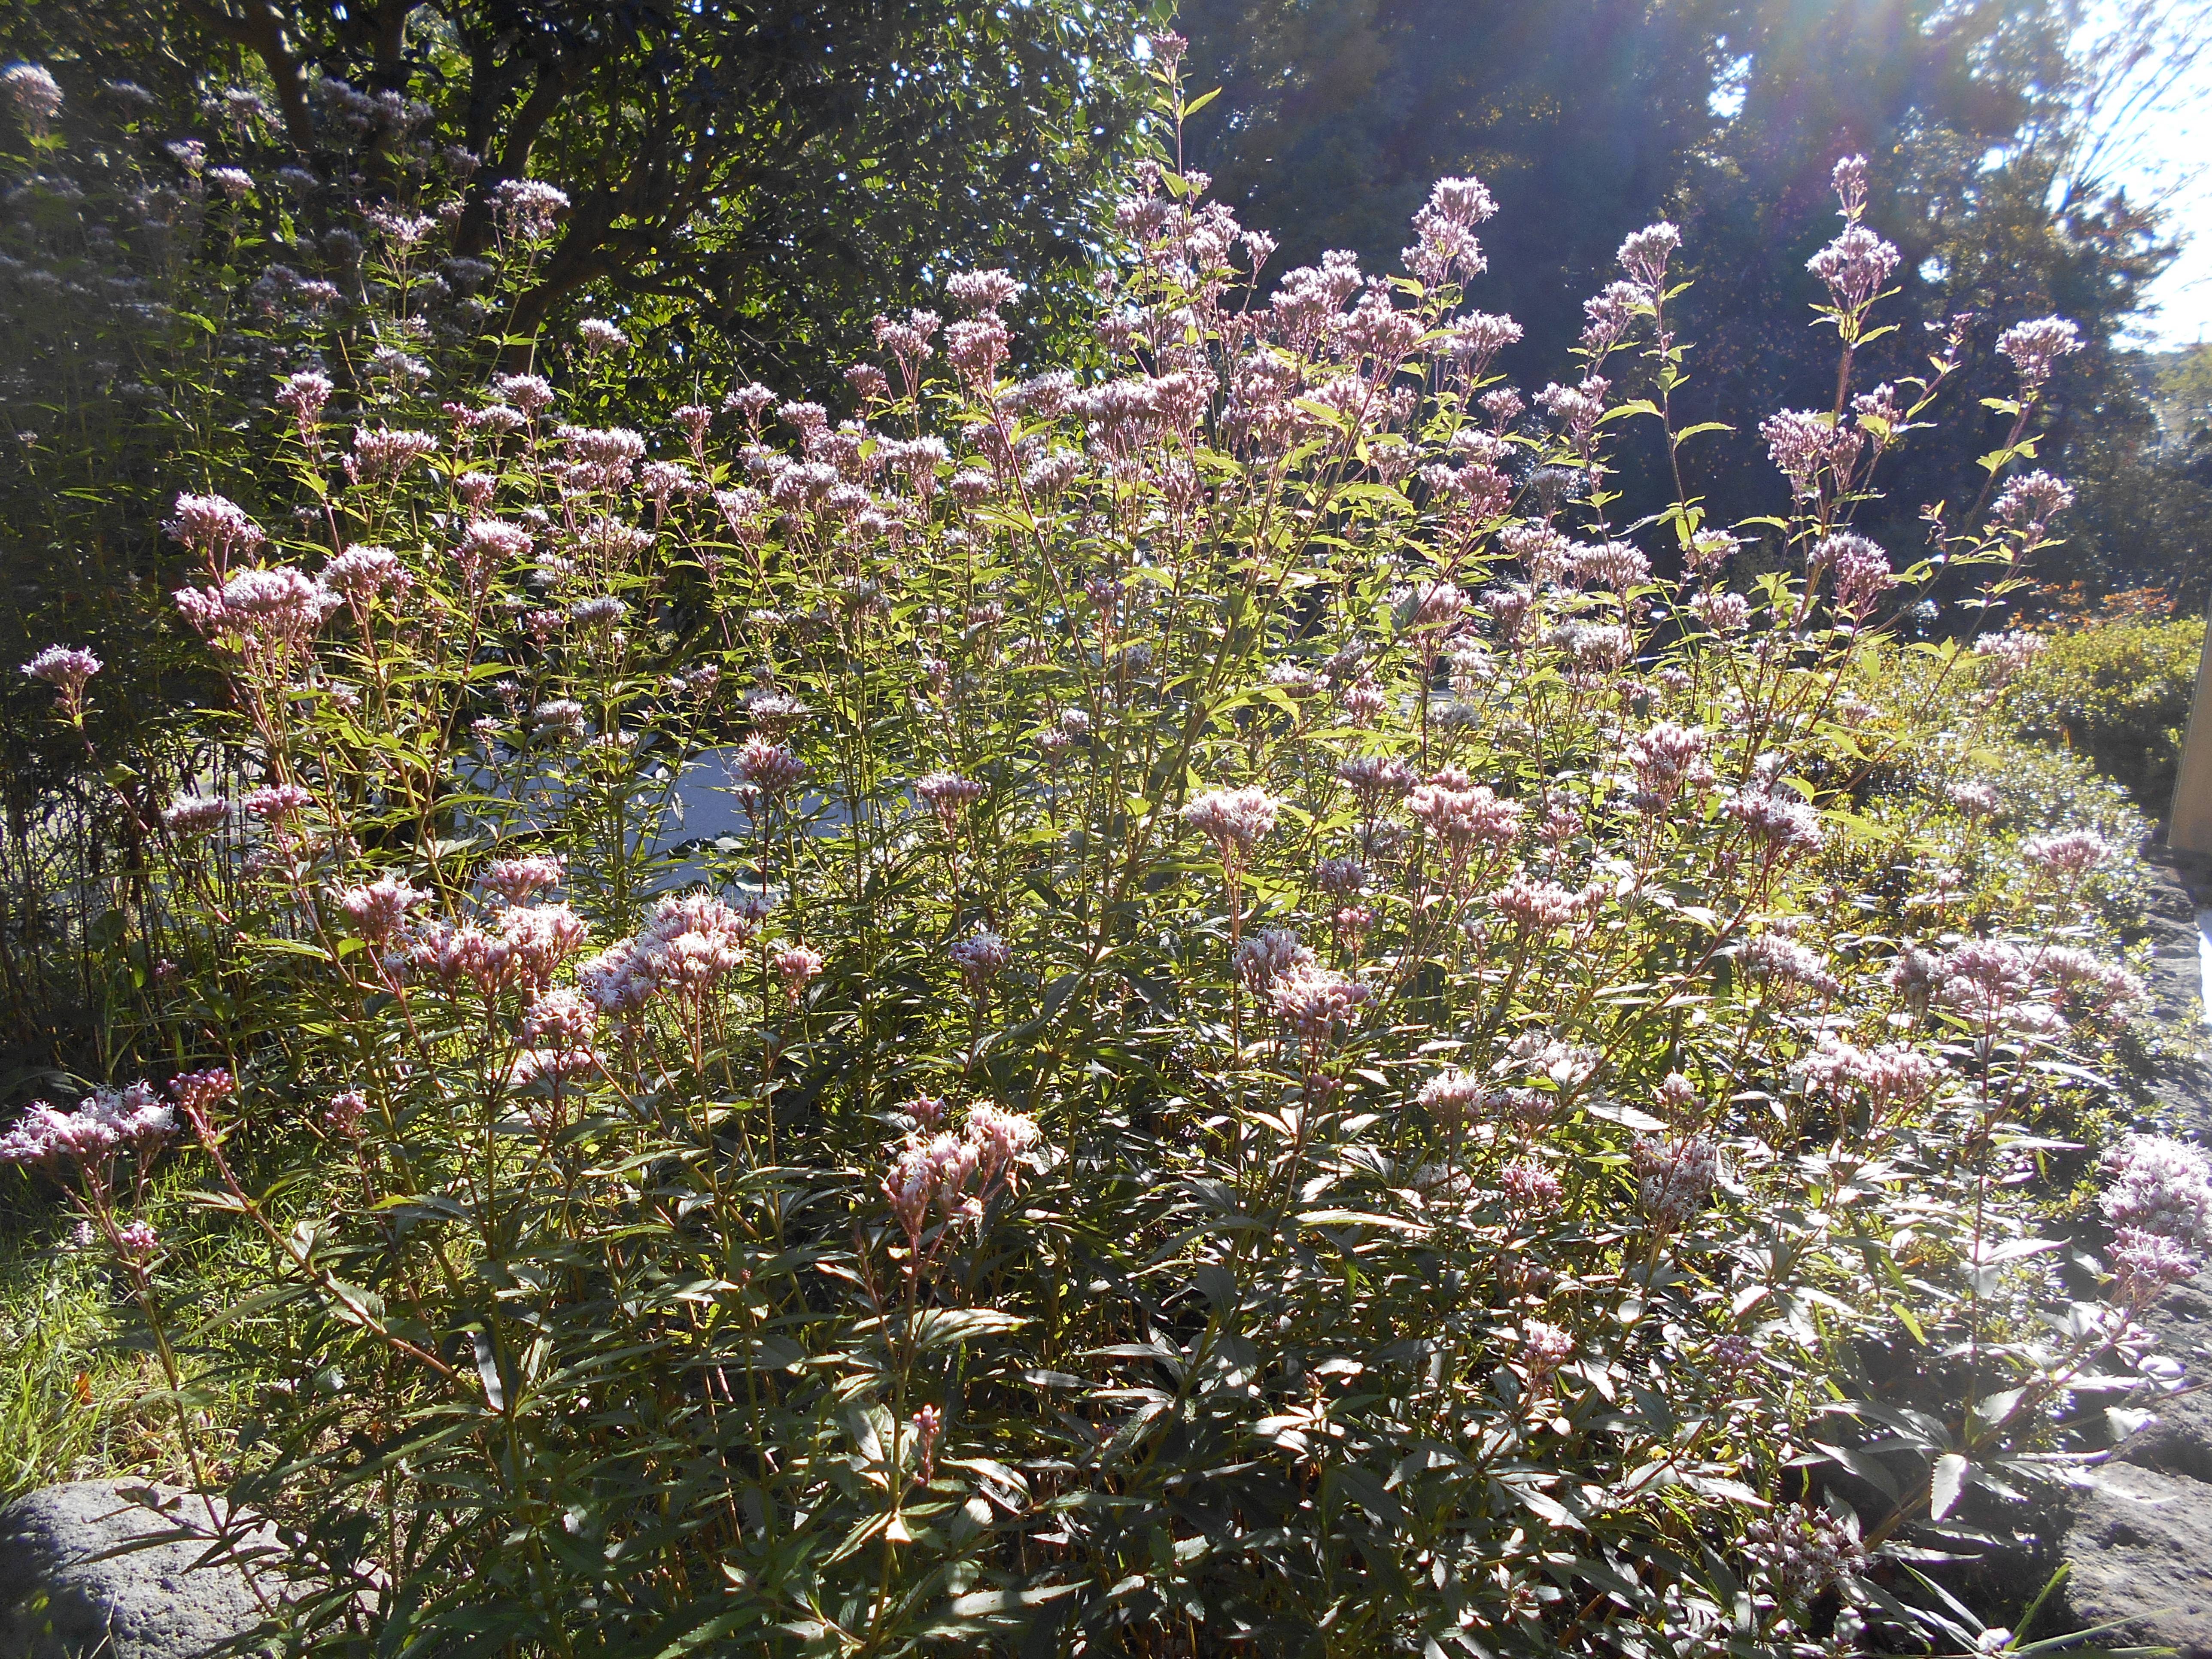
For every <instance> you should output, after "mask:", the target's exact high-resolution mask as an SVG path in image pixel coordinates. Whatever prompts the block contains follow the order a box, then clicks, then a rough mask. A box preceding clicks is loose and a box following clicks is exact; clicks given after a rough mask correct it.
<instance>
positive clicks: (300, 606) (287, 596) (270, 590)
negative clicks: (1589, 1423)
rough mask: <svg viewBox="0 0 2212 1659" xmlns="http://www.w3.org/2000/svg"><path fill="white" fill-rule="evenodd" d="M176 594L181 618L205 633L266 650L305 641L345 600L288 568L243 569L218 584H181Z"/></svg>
mask: <svg viewBox="0 0 2212 1659" xmlns="http://www.w3.org/2000/svg"><path fill="white" fill-rule="evenodd" d="M174 598H175V599H176V602H177V609H178V610H179V611H180V612H182V613H183V615H184V618H185V621H186V622H187V623H191V626H192V627H193V628H194V629H197V630H198V631H199V633H200V634H201V635H203V636H204V637H205V638H207V639H210V640H219V641H223V642H225V643H228V644H231V645H234V646H237V647H240V648H246V649H252V648H255V647H259V648H262V649H268V650H285V649H291V648H295V647H300V646H302V645H304V644H305V643H306V642H307V641H308V640H309V639H310V638H312V637H313V635H314V633H315V631H316V630H317V629H319V628H320V627H321V626H322V625H323V621H324V618H325V617H328V616H329V615H330V614H331V611H335V610H337V608H338V606H339V605H342V604H343V603H344V601H343V599H341V598H340V597H339V595H338V594H337V593H336V592H333V591H332V590H331V588H329V587H327V586H325V585H324V584H323V583H321V582H319V581H317V580H313V578H312V577H310V576H308V575H307V574H305V573H304V572H302V571H299V570H295V569H292V568H289V567H278V568H266V569H264V568H258V567H257V568H251V569H246V570H241V571H240V572H239V573H238V574H236V575H234V576H232V577H231V578H230V579H229V580H227V581H225V582H224V583H223V585H222V586H221V587H216V586H206V587H180V588H179V589H178V590H177V592H176V593H175V595H174Z"/></svg>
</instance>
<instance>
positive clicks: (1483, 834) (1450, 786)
mask: <svg viewBox="0 0 2212 1659" xmlns="http://www.w3.org/2000/svg"><path fill="white" fill-rule="evenodd" d="M1406 810H1407V811H1408V812H1409V813H1411V814H1412V815H1413V817H1414V818H1415V819H1416V820H1417V821H1418V822H1419V823H1423V824H1425V825H1426V826H1427V827H1428V830H1429V833H1430V834H1431V835H1432V836H1435V837H1436V838H1437V840H1438V841H1439V842H1442V843H1443V847H1444V850H1445V851H1446V852H1447V853H1448V854H1449V855H1450V856H1451V858H1452V859H1453V860H1454V861H1455V862H1456V861H1457V860H1461V859H1463V858H1465V857H1466V856H1467V855H1468V852H1469V851H1471V850H1472V849H1473V848H1476V847H1486V848H1489V849H1490V850H1491V851H1492V852H1493V853H1499V852H1503V851H1504V850H1505V849H1506V848H1509V847H1510V846H1511V845H1512V844H1513V842H1514V838H1515V837H1516V836H1518V835H1519V834H1520V833H1521V816H1522V807H1521V803H1520V802H1518V801H1514V800H1503V799H1499V798H1498V793H1497V792H1496V791H1494V790H1492V788H1491V787H1489V786H1488V785H1487V784H1480V783H1472V782H1469V781H1468V775H1467V774H1466V773H1464V772H1462V771H1461V770H1460V769H1458V768H1457V767H1455V766H1447V767H1445V768H1443V769H1442V770H1440V771H1437V772H1435V773H1432V774H1431V775H1430V776H1429V778H1428V781H1426V782H1425V783H1423V784H1422V785H1421V786H1420V787H1419V788H1417V789H1415V790H1414V791H1413V793H1412V794H1411V795H1409V796H1408V797H1407V800H1406Z"/></svg>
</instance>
